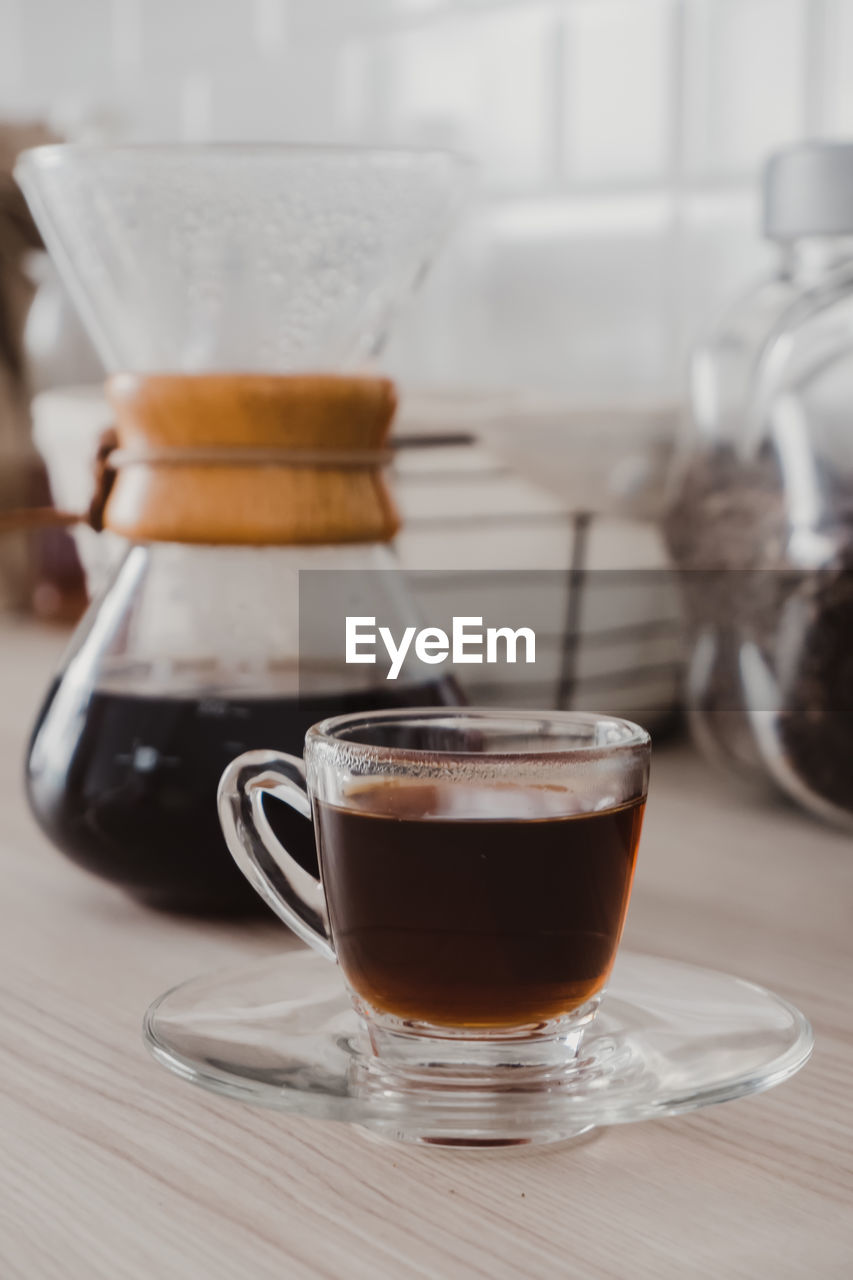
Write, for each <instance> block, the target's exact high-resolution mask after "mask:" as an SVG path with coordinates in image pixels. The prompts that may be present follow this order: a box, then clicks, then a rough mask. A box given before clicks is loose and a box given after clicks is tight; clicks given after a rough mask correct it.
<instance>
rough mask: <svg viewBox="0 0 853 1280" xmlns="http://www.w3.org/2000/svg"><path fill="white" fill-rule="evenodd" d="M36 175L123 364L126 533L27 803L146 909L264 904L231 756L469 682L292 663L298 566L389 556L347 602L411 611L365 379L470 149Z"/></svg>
mask: <svg viewBox="0 0 853 1280" xmlns="http://www.w3.org/2000/svg"><path fill="white" fill-rule="evenodd" d="M17 177H18V179H19V181H20V184H21V186H22V187H23V189H24V192H25V194H26V196H27V199H28V201H29V204H30V207H31V208H32V210H33V213H34V215H35V217H36V220H37V222H38V225H39V228H40V230H41V231H42V234H43V236H44V239H45V242H46V244H47V246H48V248H49V250H50V252H51V254H52V256H53V258H54V260H55V262H56V265H57V267H58V268H59V270H60V272H61V273H62V275H63V277H64V279H65V281H66V283H67V285H68V287H69V289H70V290H71V292H72V293H73V295H74V297H75V299H76V301H77V304H78V306H79V309H80V312H81V314H82V315H83V317H84V319H85V321H86V323H87V325H88V327H89V329H90V332H91V334H92V337H93V338H94V339H95V341H96V342H97V345H98V348H99V351H100V353H101V356H102V358H103V360H104V362H105V364H106V367H107V369H108V370H109V371H110V376H109V378H108V381H107V396H108V400H109V403H110V405H111V408H112V414H113V435H112V438H111V439H110V440H109V444H108V446H107V450H106V452H105V454H104V459H103V464H104V465H103V469H102V492H101V502H100V508H102V517H101V518H102V522H103V526H104V527H105V528H108V529H110V530H112V531H114V532H115V533H118V534H121V535H123V536H124V537H125V538H126V539H127V542H128V548H127V553H126V555H125V557H124V559H123V561H122V563H121V564H120V565H119V567H118V569H117V571H116V573H115V575H114V577H113V580H112V582H111V584H110V586H109V587H108V588H107V590H106V591H105V592H104V593H103V595H102V596H101V598H100V599H98V600H96V601H95V602H94V603H93V604H92V606H91V607H90V609H89V612H88V613H87V615H86V617H85V618H84V619H83V621H82V622H81V624H80V626H79V628H78V630H77V632H76V634H75V635H74V638H73V640H72V642H71V645H70V648H69V650H68V653H67V654H66V656H65V659H64V662H63V666H62V670H61V672H60V674H59V675H58V677H57V678H56V680H55V681H54V683H53V685H52V687H51V688H50V690H49V691H48V694H47V697H46V700H45V703H44V706H43V708H42V710H41V712H40V714H39V716H38V720H37V723H36V727H35V730H34V733H33V738H32V743H31V747H30V751H29V757H28V762H27V784H28V791H29V798H30V803H31V806H32V809H33V812H34V814H35V816H36V818H37V819H38V821H39V823H40V824H41V826H42V828H43V829H44V831H45V832H46V833H47V835H48V836H49V837H50V839H51V840H52V841H53V842H54V844H55V845H56V846H57V847H58V848H59V849H60V850H62V851H63V852H64V853H66V854H67V855H68V856H69V857H71V858H73V859H74V860H75V861H76V862H78V863H80V864H81V865H82V866H84V867H86V868H88V869H89V870H90V871H93V872H95V873H96V874H98V875H101V876H103V877H105V878H107V879H110V880H113V881H115V882H117V883H118V884H120V885H121V886H122V887H123V888H124V889H125V890H126V891H127V892H128V893H130V894H131V895H132V896H133V897H135V898H137V899H139V900H141V901H143V902H145V903H148V904H150V905H152V906H156V907H160V908H166V909H172V910H180V911H190V912H210V913H223V914H232V913H240V912H244V911H254V910H257V909H258V907H259V905H260V900H259V899H258V898H257V896H256V894H255V893H254V891H253V890H252V889H251V888H250V887H249V886H248V884H247V883H246V881H245V880H244V879H243V877H242V875H241V874H240V872H239V871H238V870H237V868H236V866H235V865H234V863H233V862H232V860H231V857H230V855H229V853H228V851H227V849H226V847H225V843H224V840H223V837H222V834H221V831H220V828H219V823H218V819H217V813H216V787H217V783H218V780H219V777H220V775H221V773H222V770H223V768H224V767H225V765H226V764H227V763H228V762H229V761H230V760H232V759H233V758H234V756H236V755H238V754H239V753H240V752H241V751H243V750H245V749H246V748H248V747H253V746H257V744H258V743H266V744H268V745H269V746H270V747H274V748H276V749H279V750H282V751H286V752H292V753H295V754H299V753H300V752H301V749H302V743H303V738H304V734H305V731H306V729H307V728H308V726H309V725H311V724H313V723H314V722H316V721H318V720H320V719H323V718H324V717H326V716H328V715H334V714H337V713H340V712H345V711H350V710H367V709H371V708H380V707H383V706H388V705H421V706H423V705H427V704H432V705H435V704H442V703H445V702H455V701H458V693H457V690H456V687H455V684H454V683H453V681H452V680H450V679H448V678H447V677H444V678H435V676H434V674H431V675H430V678H429V679H426V678H425V677H424V676H418V675H417V673H415V674H414V676H412V677H410V678H409V679H406V678H405V676H401V677H400V679H398V680H397V681H396V682H394V683H393V684H389V683H388V682H387V681H385V679H384V674H383V672H382V671H381V669H380V668H378V667H373V666H358V667H354V668H348V669H347V670H345V671H344V670H342V668H341V665H340V663H334V662H332V661H330V660H327V657H328V655H326V654H324V651H323V645H322V643H320V644H317V645H315V646H312V652H311V653H308V654H306V653H303V654H301V655H300V654H299V652H298V639H299V596H298V579H299V572H300V571H302V570H306V569H312V568H320V569H323V568H334V569H336V570H342V569H352V570H354V571H355V570H364V569H386V570H387V572H386V573H369V574H363V573H362V574H358V573H356V574H354V576H353V583H354V584H356V585H355V586H354V598H353V601H352V612H353V613H360V614H373V615H382V616H383V617H385V618H387V619H388V620H389V623H390V624H392V625H393V626H394V628H395V630H396V628H397V627H398V626H404V625H405V624H406V622H407V621H408V620H409V617H410V614H409V610H410V608H411V606H410V602H409V600H408V595H407V593H406V590H405V586H404V584H402V583H401V582H400V578H399V574H398V573H396V572H395V570H394V567H393V566H394V561H393V558H392V555H391V552H390V549H389V545H388V544H389V542H390V540H391V539H392V538H393V536H394V533H395V531H396V529H397V526H398V520H397V516H396V513H395V510H394V506H393V502H392V500H391V497H390V494H389V492H388V490H387V488H386V485H385V482H384V479H383V474H382V466H383V463H384V462H385V461H386V459H387V440H388V433H389V430H390V427H391V421H392V417H393V413H394V407H395V393H394V388H393V385H392V384H391V383H390V382H389V381H388V380H386V379H384V378H381V377H376V376H360V375H359V374H358V372H357V371H358V369H359V367H360V366H362V365H363V363H364V362H365V360H366V359H367V358H368V357H370V356H372V355H373V354H375V352H376V351H377V350H378V349H379V347H380V345H381V342H382V340H383V338H384V335H385V333H386V330H387V324H388V319H389V316H390V314H391V312H392V310H393V307H394V305H395V303H396V302H397V301H398V300H399V298H400V296H401V295H402V294H403V293H404V292H406V291H407V290H408V289H410V288H411V287H412V285H413V284H414V283H415V282H416V281H417V279H418V278H419V277H420V276H421V274H422V273H423V271H424V268H425V266H426V265H427V264H428V262H429V260H430V258H431V257H432V255H433V253H434V251H435V249H436V247H437V245H438V243H439V241H440V239H441V236H442V234H443V232H444V230H445V229H446V227H447V226H448V223H449V221H450V219H451V217H452V215H453V214H454V213H455V211H456V207H457V205H458V202H459V197H460V194H461V191H462V189H463V187H464V166H463V165H462V163H461V162H460V161H459V160H458V159H456V158H455V157H453V156H451V155H449V154H445V153H438V152H402V151H401V152H395V151H364V150H355V149H352V150H349V149H334V148H329V149H326V148H298V147H286V146H252V147H218V146H209V147H196V146H193V147H178V146H175V147H138V148H137V147H76V146H71V147H47V148H39V149H37V150H34V151H30V152H27V153H25V154H24V155H23V157H22V158H21V160H20V162H19V165H18V169H17ZM106 425H107V424H105V426H106ZM335 580H336V581H339V577H338V576H337V575H336V577H335ZM365 591H369V592H370V593H371V595H372V598H370V599H364V598H363V597H364V592H365ZM330 652H331V647H330ZM268 817H269V821H270V822H271V824H272V826H273V828H274V830H275V831H276V834H277V835H278V836H279V838H280V839H281V840H282V842H283V843H284V844H285V845H286V846H287V847H288V848H289V849H290V851H291V852H292V853H293V854H294V855H295V856H296V857H297V858H298V859H299V860H300V861H301V862H303V865H305V866H306V867H307V868H309V869H312V870H316V862H315V856H316V855H315V852H314V848H313V837H312V836H311V829H310V825H309V824H308V823H306V822H304V821H303V820H302V819H301V818H300V817H298V816H296V815H293V814H292V811H290V810H288V809H286V808H285V807H284V806H283V805H279V804H278V802H276V801H272V802H271V804H270V807H269V809H268Z"/></svg>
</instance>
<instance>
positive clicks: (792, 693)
mask: <svg viewBox="0 0 853 1280" xmlns="http://www.w3.org/2000/svg"><path fill="white" fill-rule="evenodd" d="M764 222H765V233H766V234H767V236H768V237H770V238H771V239H773V240H776V241H777V242H778V244H779V260H778V267H777V271H776V272H775V274H774V275H773V276H772V277H771V278H770V279H769V280H766V281H764V282H763V283H762V284H760V285H759V286H758V288H757V289H755V290H754V291H753V292H752V293H751V294H750V295H749V296H748V297H746V298H745V299H743V300H742V301H741V302H739V303H738V304H737V305H736V306H735V307H734V308H733V309H732V311H731V312H730V313H729V315H728V316H727V317H725V318H724V320H723V321H722V322H721V323H720V325H719V326H718V327H717V328H716V330H715V331H714V332H713V333H712V334H711V335H710V336H709V338H708V339H707V340H706V341H705V342H703V343H702V344H701V345H700V346H699V347H698V349H697V350H696V352H695V354H694V356H693V359H692V363H691V370H690V407H691V415H690V423H689V432H688V433H687V435H686V438H685V440H684V442H683V445H682V448H681V450H680V453H679V456H678V460H677V463H676V466H675V471H674V474H673V477H672V483H671V491H670V500H669V503H668V510H667V515H666V531H667V538H668V542H669V546H670V550H671V553H672V555H673V558H674V560H675V563H676V565H677V566H678V568H679V569H680V570H681V571H682V572H681V575H680V577H681V582H682V585H683V590H684V598H685V602H686V607H687V613H688V619H689V623H690V629H691V653H690V660H689V668H688V681H687V706H688V715H689V720H690V724H691V727H692V731H693V734H694V736H695V738H696V740H697V742H698V743H699V745H700V747H701V748H702V749H703V750H704V751H705V753H706V755H707V756H708V757H709V758H711V759H713V760H714V761H715V762H719V763H722V764H724V765H725V766H726V767H727V768H729V769H730V770H732V771H734V772H735V773H736V774H737V775H738V776H739V777H752V778H755V779H764V780H769V781H771V782H772V783H774V784H775V785H776V786H778V787H780V788H781V789H782V790H783V791H784V792H785V793H787V794H788V795H789V796H790V797H791V798H792V799H794V800H796V801H797V802H798V803H800V804H802V805H803V806H805V807H806V808H808V809H810V810H811V811H813V812H815V813H817V814H820V815H821V816H823V817H825V818H829V819H831V820H834V821H837V822H841V823H843V824H845V825H848V826H853V774H851V766H850V760H851V758H853V431H851V406H853V144H838V143H836V144H831V143H807V144H803V145H800V146H797V147H793V148H791V149H789V150H786V151H783V152H780V153H778V154H777V155H775V156H774V157H772V159H771V160H770V162H769V164H768V166H767V170H766V174H765V186H764Z"/></svg>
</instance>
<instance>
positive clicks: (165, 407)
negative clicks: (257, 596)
mask: <svg viewBox="0 0 853 1280" xmlns="http://www.w3.org/2000/svg"><path fill="white" fill-rule="evenodd" d="M107 395H108V398H109V401H110V404H111V405H112V408H113V411H114V413H115V424H116V431H117V436H118V450H117V451H116V454H115V460H116V464H117V465H116V476H115V481H114V483H113V486H112V489H111V490H110V495H109V499H108V501H107V505H106V509H105V512H104V526H105V527H106V528H108V529H112V530H113V531H114V532H115V533H120V534H122V535H123V536H124V537H126V538H131V539H134V540H142V541H153V542H207V543H220V544H224V543H236V544H241V543H242V544H249V545H255V546H269V545H283V544H293V543H303V544H307V543H313V544H316V543H336V542H385V541H388V540H389V539H390V538H392V537H393V536H394V534H395V533H396V531H397V529H398V528H399V523H400V522H399V518H398V516H397V512H396V510H395V508H394V504H393V502H392V500H391V495H390V493H389V491H388V489H387V486H386V484H385V480H384V477H383V474H382V464H383V462H384V460H385V455H384V453H383V450H384V447H385V444H386V441H387V438H388V433H389V431H390V427H391V420H392V418H393V416H394V410H395V408H396V395H395V391H394V385H393V383H391V382H389V381H388V380H387V379H386V378H369V377H346V376H339V375H333V374H316V375H299V376H290V375H282V376H275V375H266V374H238V373H233V374H227V373H222V374H130V373H120V374H116V375H115V376H114V377H111V378H109V379H108V381H107Z"/></svg>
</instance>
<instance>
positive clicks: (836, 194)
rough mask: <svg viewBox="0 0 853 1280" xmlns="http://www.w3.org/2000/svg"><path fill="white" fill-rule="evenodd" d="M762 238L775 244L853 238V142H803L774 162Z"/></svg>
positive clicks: (766, 172)
mask: <svg viewBox="0 0 853 1280" xmlns="http://www.w3.org/2000/svg"><path fill="white" fill-rule="evenodd" d="M764 234H765V235H766V236H768V237H770V239H772V240H795V239H797V238H798V237H800V236H843V235H853V142H820V141H815V142H801V143H797V144H796V145H795V146H792V147H786V148H785V149H784V150H783V151H777V152H776V153H775V154H774V155H772V156H771V157H770V159H769V160H768V162H767V165H766V168H765V170H764Z"/></svg>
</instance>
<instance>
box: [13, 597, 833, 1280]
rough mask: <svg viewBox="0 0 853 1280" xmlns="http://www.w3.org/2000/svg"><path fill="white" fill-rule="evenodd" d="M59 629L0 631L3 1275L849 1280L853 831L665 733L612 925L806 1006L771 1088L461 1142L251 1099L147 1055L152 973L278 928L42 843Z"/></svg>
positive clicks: (177, 975) (249, 951)
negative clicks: (44, 723) (461, 1146)
mask: <svg viewBox="0 0 853 1280" xmlns="http://www.w3.org/2000/svg"><path fill="white" fill-rule="evenodd" d="M62 639H63V638H62V637H61V636H59V635H57V634H56V633H52V632H50V631H39V630H37V629H35V628H32V627H26V626H18V625H12V624H10V623H8V622H5V623H3V625H2V627H0V708H2V713H0V753H2V754H0V761H2V769H3V773H2V781H0V813H2V827H0V859H2V862H0V872H2V885H3V897H2V901H3V918H2V930H0V964H2V970H0V972H1V973H2V979H0V982H2V1017H3V1030H2V1043H1V1044H0V1072H2V1075H1V1076H0V1134H2V1144H3V1151H2V1160H0V1276H2V1280H84V1278H85V1280H92V1278H95V1280H101V1277H103V1278H104V1280H125V1278H127V1280H196V1278H197V1277H198V1278H203V1280H234V1278H235V1277H244V1276H245V1277H252V1280H265V1278H266V1277H276V1278H277V1280H278V1278H279V1277H286V1278H287V1280H294V1278H296V1280H298V1278H300V1277H314V1276H317V1277H334V1278H337V1277H347V1280H361V1278H362V1277H364V1280H367V1278H369V1280H377V1278H379V1280H382V1278H384V1277H389V1278H392V1277H393V1280H405V1278H406V1277H410V1276H411V1277H440V1278H441V1280H445V1278H446V1277H447V1278H451V1280H452V1278H454V1277H482V1278H483V1280H503V1278H506V1280H533V1278H536V1277H543V1278H544V1277H548V1278H549V1280H552V1278H554V1277H561V1278H563V1277H569V1278H573V1277H578V1278H583V1280H599V1278H600V1280H628V1278H630V1280H645V1278H646V1277H649V1278H650V1280H651V1278H652V1277H653V1278H654V1280H669V1278H670V1277H672V1278H673V1280H693V1277H706V1276H707V1277H714V1280H737V1278H739V1277H749V1280H787V1278H788V1277H791V1278H794V1277H796V1278H799V1277H809V1278H810V1280H811V1278H815V1280H823V1278H824V1277H826V1278H835V1277H838V1278H839V1280H840V1278H841V1277H848V1276H851V1275H853V945H851V938H853V841H851V839H850V837H849V836H845V835H842V834H839V833H837V832H834V831H832V830H829V829H827V828H824V827H821V826H819V825H817V824H816V823H814V822H812V821H810V820H808V819H806V818H805V817H803V816H801V815H799V814H798V813H796V812H795V811H793V810H791V809H788V808H784V807H781V806H770V805H768V804H767V803H762V802H759V801H758V800H756V799H755V798H746V797H743V796H738V795H736V794H734V793H733V792H732V791H731V790H730V789H729V787H728V786H727V785H726V784H724V783H723V782H721V781H720V780H719V779H718V778H716V777H714V776H711V775H710V774H708V773H707V772H706V770H705V768H704V767H703V765H702V764H701V763H700V761H699V760H698V759H697V758H696V757H695V755H694V754H693V753H692V752H691V751H690V750H689V749H688V748H687V747H684V746H679V747H671V748H667V749H665V750H662V751H660V752H658V753H657V756H656V759H655V764H654V770H653V780H652V795H651V798H650V802H649V810H648V820H647V826H646V831H645V834H644V838H643V844H642V848H641V852H640V869H639V872H638V876H637V883H636V889H635V893H634V900H633V903H632V907H631V914H630V920H629V925H628V930H627V935H626V941H627V945H629V946H631V947H633V948H636V949H641V950H646V951H650V952H655V953H657V954H660V955H665V956H671V957H678V958H683V959H686V960H690V961H694V962H697V963H700V964H708V965H711V966H714V967H717V968H725V969H728V970H730V971H731V972H734V973H737V974H740V975H741V976H743V977H746V978H751V979H754V980H756V981H758V982H760V983H764V984H766V985H768V986H770V987H773V988H774V989H775V990H777V991H778V992H780V993H781V994H783V995H785V996H787V997H789V998H790V999H791V1000H793V1001H795V1002H796V1003H797V1004H798V1005H800V1007H801V1008H802V1009H803V1010H804V1011H805V1012H806V1013H807V1014H808V1016H809V1017H810V1018H811V1019H812V1021H813V1023H814V1026H815V1030H816V1033H817V1047H816V1050H815V1054H814V1057H813V1059H812V1061H811V1063H810V1064H809V1065H808V1066H807V1067H806V1068H805V1070H804V1071H803V1072H802V1073H801V1074H800V1075H799V1076H797V1077H796V1078H795V1079H794V1080H792V1081H790V1082H788V1083H787V1084H784V1085H782V1086H780V1087H779V1088H778V1089H775V1090H773V1091H771V1092H770V1093H768V1094H765V1095H763V1096H762V1097H759V1098H753V1099H748V1100H744V1101H741V1102H736V1103H730V1104H728V1105H726V1106H724V1107H717V1108H711V1109H709V1110H706V1111H703V1112H699V1113H696V1114H693V1115H690V1116H686V1117H681V1118H676V1119H671V1120H661V1121H656V1122H654V1123H645V1124H641V1125H629V1126H625V1127H622V1128H616V1129H610V1130H606V1131H603V1132H602V1133H601V1134H600V1135H599V1136H596V1137H595V1138H594V1139H593V1140H591V1141H585V1142H582V1143H581V1144H578V1145H575V1146H564V1147H559V1148H551V1149H547V1148H546V1149H539V1150H527V1151H524V1150H522V1151H518V1150H516V1151H514V1152H510V1153H506V1152H503V1153H500V1152H495V1153H488V1154H487V1153H481V1154H477V1153H474V1154H466V1153H463V1152H446V1151H437V1150H434V1149H433V1150H429V1149H419V1148H414V1147H404V1146H396V1145H390V1144H385V1143H381V1142H378V1141H375V1140H373V1139H370V1138H368V1137H366V1136H365V1135H364V1134H362V1133H361V1132H359V1131H357V1130H354V1129H347V1128H344V1127H342V1126H337V1125H333V1124H330V1123H324V1122H320V1121H314V1120H302V1119H290V1118H287V1117H284V1116H280V1115H276V1114H272V1113H269V1112H262V1111H253V1110H250V1109H249V1108H245V1107H242V1106H240V1105H237V1104H235V1103H232V1102H228V1101H226V1100H224V1099H218V1098H215V1097H212V1096H210V1095H207V1094H205V1093H202V1092H201V1091H199V1090H196V1089H194V1088H192V1087H191V1086H190V1085H188V1084H185V1083H183V1082H181V1081H179V1080H177V1079H175V1078H173V1077H172V1076H171V1075H169V1074H168V1073H167V1072H166V1071H164V1070H163V1069H162V1068H160V1067H158V1066H157V1065H156V1064H155V1063H154V1062H153V1061H152V1060H151V1059H150V1058H149V1057H148V1056H147V1054H146V1052H145V1050H144V1048H143V1046H142V1042H141V1038H140V1020H141V1017H142V1014H143V1011H144V1009H145V1007H146V1006H147V1004H148V1003H149V1001H150V1000H151V999H152V998H153V997H154V996H155V995H157V994H158V993H159V992H160V991H162V990H163V989H164V988H165V987H168V986H169V985H171V984H173V983H175V982H177V981H180V980H181V979H183V978H186V977H188V976H191V975H193V974H195V973H198V972H201V971H204V970H205V969H208V968H213V967H217V966H221V965H223V964H228V963H229V962H235V961H239V960H241V959H243V958H250V957H253V956H261V955H265V954H268V953H270V952H272V951H273V950H274V949H275V948H278V947H281V946H284V945H291V944H290V943H289V942H288V941H287V935H286V934H285V932H284V930H283V928H281V927H278V926H275V925H258V926H254V927H247V926H222V925H212V924H203V923H188V922H186V921H182V920H178V919H171V918H168V917H162V916H157V915H152V914H150V913H147V912H145V911H143V910H142V909H140V908H138V907H136V906H134V905H133V904H132V903H130V902H129V901H127V900H125V898H124V897H123V896H122V895H121V894H120V893H118V892H116V891H114V890H113V889H111V888H109V887H108V886H105V885H102V884H101V883H99V882H98V881H96V880H94V879H90V878H89V877H87V876H86V875H84V874H83V873H82V872H80V871H78V870H76V869H75V868H74V867H72V866H71V865H70V864H69V863H66V862H65V861H64V860H63V859H62V858H60V857H59V856H57V855H56V853H55V852H53V850H52V849H50V848H49V847H48V845H47V843H46V842H45V840H44V839H43V838H42V837H41V836H40V835H39V834H38V832H37V831H36V829H35V827H34V825H33V823H32V821H31V819H30V817H29V815H28V813H27V809H26V806H25V803H24V798H23V792H22V787H21V757H22V752H23V743H24V739H25V735H26V731H27V729H28V726H29V722H30V720H31V719H32V716H33V712H34V710H35V708H36V705H37V702H38V699H39V696H40V693H41V691H42V689H43V686H44V685H45V684H46V682H47V679H48V675H49V673H50V670H51V667H52V664H53V663H54V661H55V659H56V655H57V653H58V651H59V649H60V646H61V643H62Z"/></svg>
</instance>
